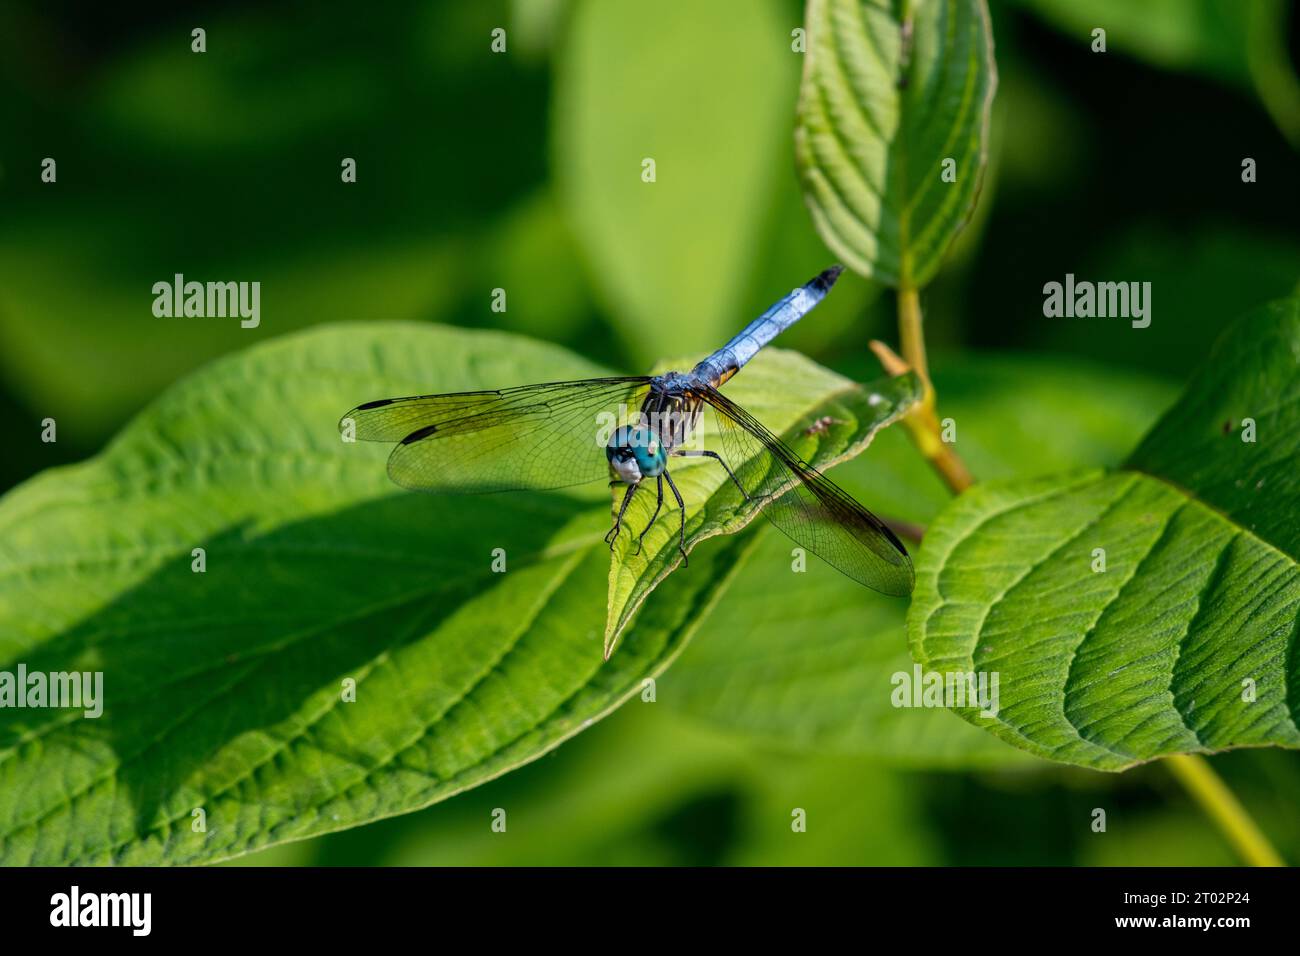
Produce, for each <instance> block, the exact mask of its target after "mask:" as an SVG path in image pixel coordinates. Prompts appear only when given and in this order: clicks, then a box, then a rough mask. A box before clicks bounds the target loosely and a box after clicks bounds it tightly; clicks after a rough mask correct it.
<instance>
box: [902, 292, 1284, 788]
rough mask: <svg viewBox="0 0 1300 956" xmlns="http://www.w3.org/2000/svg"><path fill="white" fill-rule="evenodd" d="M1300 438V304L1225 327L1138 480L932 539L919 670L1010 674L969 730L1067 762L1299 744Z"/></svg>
mask: <svg viewBox="0 0 1300 956" xmlns="http://www.w3.org/2000/svg"><path fill="white" fill-rule="evenodd" d="M1298 433H1300V301H1298V300H1295V299H1290V300H1286V301H1283V302H1279V303H1275V304H1273V305H1270V306H1267V307H1265V308H1263V309H1261V310H1259V311H1258V312H1256V313H1253V314H1252V315H1250V316H1248V317H1246V318H1245V319H1243V320H1242V321H1240V322H1238V323H1236V324H1234V325H1233V326H1232V327H1231V329H1230V330H1229V331H1228V332H1227V333H1226V334H1225V337H1224V338H1223V339H1222V340H1221V342H1220V344H1219V345H1218V346H1217V347H1216V348H1215V349H1214V350H1213V352H1212V353H1211V355H1210V356H1209V359H1208V361H1207V364H1206V366H1205V368H1204V369H1203V370H1202V372H1201V373H1200V374H1199V375H1198V376H1197V377H1196V378H1195V379H1194V380H1193V381H1192V383H1191V384H1190V385H1189V387H1188V389H1187V392H1186V393H1185V395H1184V396H1183V398H1182V399H1181V400H1180V401H1179V402H1178V403H1177V405H1175V407H1174V408H1173V409H1172V410H1171V411H1169V412H1168V413H1167V414H1166V415H1165V416H1164V418H1162V419H1161V421H1160V423H1159V424H1158V425H1157V426H1156V428H1155V429H1154V430H1153V431H1152V432H1151V434H1150V435H1149V436H1148V437H1147V438H1146V440H1144V441H1143V442H1142V444H1141V445H1140V446H1139V448H1138V450H1137V451H1136V452H1135V453H1134V455H1133V457H1132V458H1131V460H1130V461H1129V463H1128V466H1127V467H1126V468H1125V470H1122V471H1119V472H1116V473H1105V472H1088V473H1083V474H1075V475H1071V476H1066V477H1057V478H1046V479H1038V480H1034V481H1027V482H1009V483H990V484H988V485H981V486H977V487H976V488H974V489H973V490H972V491H970V492H968V493H966V494H964V495H962V496H961V497H960V498H959V499H957V500H956V501H955V502H954V503H953V505H952V506H951V507H949V508H948V509H947V510H946V511H945V512H944V513H943V514H942V515H941V516H940V519H939V520H938V522H936V523H935V524H934V525H933V526H932V527H931V528H930V531H929V533H928V534H927V537H926V546H925V548H924V550H923V553H922V556H921V560H920V567H919V569H918V576H917V590H916V596H915V599H914V602H913V606H912V609H911V612H910V614H909V630H910V639H911V645H912V651H913V654H914V656H916V658H917V659H918V660H919V661H921V662H922V663H923V664H925V665H926V666H927V667H929V668H931V669H933V670H937V671H959V672H971V671H976V672H979V671H984V672H997V673H998V674H999V675H1000V683H1001V691H1000V696H1001V707H1000V710H999V712H998V714H997V715H996V717H995V718H992V719H987V718H981V717H979V716H978V715H977V714H976V713H975V712H974V711H973V710H972V709H970V708H965V709H962V710H961V713H962V715H963V716H965V717H966V718H967V719H969V720H971V721H972V722H974V723H977V724H979V725H981V726H985V727H987V729H989V730H990V731H992V732H993V733H995V734H997V735H998V736H1000V737H1002V738H1003V739H1006V740H1009V741H1011V742H1012V743H1015V744H1017V745H1018V746H1021V747H1023V748H1025V749H1027V750H1029V751H1031V752H1033V753H1037V754H1040V755H1041V756H1045V757H1050V758H1052V759H1056V760H1062V761H1067V762H1070V763H1076V764H1081V765H1085V766H1090V767H1096V768H1099V769H1111V770H1114V769H1123V768H1125V767H1128V766H1131V765H1132V764H1134V763H1138V762H1140V761H1143V760H1149V759H1152V758H1155V757H1159V756H1163V755H1166V754H1171V753H1183V752H1193V751H1199V752H1212V751H1217V750H1222V749H1225V748H1229V747H1240V746H1264V745H1270V744H1271V745H1282V746H1291V747H1294V746H1300V730H1298V729H1297V726H1296V721H1297V713H1298V712H1300V708H1298V707H1297V700H1300V665H1298V663H1297V662H1298V661H1300V655H1297V652H1296V646H1297V637H1298V631H1300V567H1298V566H1297V554H1300V549H1298V548H1297V540H1298V539H1297V527H1298V526H1297V521H1296V514H1297V507H1298V506H1300V480H1298V478H1297V475H1298V468H1297V466H1298V465H1300V456H1298V455H1297V447H1298V445H1297V441H1298V439H1297V434H1298ZM1252 438H1253V439H1254V440H1253V441H1252V440H1250V439H1252ZM1103 552H1104V554H1103ZM1103 558H1104V565H1103V564H1102V559H1103Z"/></svg>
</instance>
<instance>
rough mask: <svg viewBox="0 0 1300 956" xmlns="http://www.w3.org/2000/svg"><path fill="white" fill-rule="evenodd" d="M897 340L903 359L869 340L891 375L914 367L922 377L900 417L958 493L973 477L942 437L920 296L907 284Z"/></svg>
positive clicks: (900, 303)
mask: <svg viewBox="0 0 1300 956" xmlns="http://www.w3.org/2000/svg"><path fill="white" fill-rule="evenodd" d="M898 340H899V344H900V347H901V348H902V350H903V356H902V358H899V356H898V355H896V354H895V353H894V352H893V351H892V350H891V349H890V348H889V346H887V345H885V344H884V343H882V342H872V343H871V348H872V350H873V351H874V352H875V353H876V356H877V357H878V358H879V359H880V364H881V365H883V366H884V367H885V371H887V372H888V373H889V374H890V375H902V374H903V373H904V372H906V371H907V370H908V369H914V370H915V371H916V374H917V376H918V377H919V378H920V379H921V401H920V403H919V404H917V405H916V406H915V407H914V408H913V409H912V410H911V411H910V412H908V413H907V414H906V415H905V416H904V417H903V425H904V427H906V428H907V433H908V434H909V435H911V436H912V442H913V444H915V445H916V447H917V449H918V450H919V451H920V452H921V454H922V455H923V456H924V457H925V460H926V461H928V462H929V463H930V466H931V467H932V468H934V470H935V471H937V472H938V473H939V477H940V478H942V479H943V480H944V483H945V484H946V485H947V486H948V488H949V489H950V490H951V491H952V493H953V494H955V495H959V494H961V493H962V492H963V491H965V490H966V489H967V488H969V487H970V486H971V485H972V484H973V482H974V480H973V479H972V478H971V475H970V471H969V470H968V469H967V468H966V464H965V463H964V462H963V461H962V460H961V458H960V457H959V456H958V455H957V453H956V452H955V451H953V448H952V446H951V445H950V444H948V443H947V442H945V441H944V440H943V438H942V433H941V431H940V428H939V418H938V416H937V415H936V414H935V411H934V404H935V401H934V386H933V385H931V384H930V369H929V366H928V365H927V364H926V360H925V332H924V331H923V330H922V328H921V298H920V294H919V293H918V292H917V290H916V289H914V288H912V287H910V286H901V287H900V288H899V290H898Z"/></svg>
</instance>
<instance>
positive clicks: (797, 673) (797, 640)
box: [658, 354, 1174, 767]
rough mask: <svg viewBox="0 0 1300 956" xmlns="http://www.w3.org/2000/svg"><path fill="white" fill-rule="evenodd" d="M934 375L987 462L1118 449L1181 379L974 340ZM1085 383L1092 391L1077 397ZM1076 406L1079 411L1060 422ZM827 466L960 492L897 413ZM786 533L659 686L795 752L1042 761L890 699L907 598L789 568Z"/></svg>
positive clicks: (770, 539)
mask: <svg viewBox="0 0 1300 956" xmlns="http://www.w3.org/2000/svg"><path fill="white" fill-rule="evenodd" d="M737 382H739V379H737ZM935 383H936V387H937V388H938V390H939V392H940V393H941V394H942V395H943V396H944V414H945V415H946V416H950V417H951V418H952V419H953V421H954V422H955V423H956V435H957V439H958V443H957V444H958V448H959V449H960V450H961V453H962V455H963V457H964V458H965V459H966V460H967V461H968V462H969V463H970V464H971V466H972V468H973V470H974V471H975V473H976V474H978V475H980V476H989V477H1009V476H1014V475H1020V476H1029V475H1033V474H1037V473H1039V472H1040V471H1041V470H1043V469H1044V468H1046V469H1048V470H1051V469H1054V468H1063V467H1070V466H1072V465H1078V464H1079V463H1088V464H1093V465H1116V464H1118V463H1119V462H1121V461H1122V460H1123V458H1124V456H1125V454H1126V453H1127V452H1128V450H1129V449H1131V448H1132V447H1133V445H1134V443H1135V442H1136V441H1137V440H1138V438H1139V437H1140V436H1141V434H1142V432H1143V430H1144V429H1145V428H1146V427H1148V426H1149V424H1150V422H1152V421H1153V420H1154V418H1155V416H1156V415H1157V414H1158V411H1159V409H1160V408H1161V407H1163V406H1164V405H1166V404H1168V401H1169V400H1170V399H1171V398H1172V397H1173V395H1174V391H1173V389H1172V388H1167V387H1165V386H1163V385H1160V384H1158V383H1153V382H1149V381H1145V380H1143V379H1142V378H1141V377H1139V376H1136V375H1133V374H1132V373H1127V372H1125V373H1121V372H1116V371H1111V370H1107V369H1104V368H1098V367H1091V366H1087V365H1079V364H1074V363H1065V362H1062V361H1060V360H1056V361H1050V362H1049V361H1045V360H1043V359H1041V358H1034V359H1026V358H1024V357H1014V356H1007V357H1002V356H990V355H980V354H974V355H966V356H963V357H962V359H961V360H960V361H959V362H944V361H942V356H940V362H939V364H938V366H937V368H936V371H935ZM1080 394H1087V395H1089V396H1090V400H1089V401H1088V402H1087V403H1086V404H1081V403H1080V402H1079V399H1078V396H1079V395H1080ZM1067 418H1068V420H1069V421H1070V427H1069V428H1061V427H1058V424H1057V423H1059V422H1060V421H1062V420H1064V419H1067ZM834 477H835V480H836V481H837V482H839V483H841V484H842V485H843V486H844V487H845V488H846V489H847V490H849V491H850V492H852V493H853V494H854V495H855V497H857V498H858V500H859V501H863V502H867V503H869V504H870V506H871V507H872V509H873V510H876V511H877V512H878V513H882V514H889V515H892V516H895V517H904V518H906V519H908V520H911V521H916V522H919V523H920V524H922V525H924V524H927V523H929V522H931V521H932V520H933V519H934V517H935V515H937V514H938V513H939V511H940V510H941V509H942V508H943V507H944V506H945V505H946V504H947V503H948V501H949V500H950V498H951V494H950V492H949V491H948V489H947V488H946V487H944V486H943V485H942V483H941V482H940V481H939V480H938V479H937V478H936V477H935V476H934V473H933V472H932V471H931V470H930V468H929V467H928V465H927V464H926V463H925V462H924V460H922V459H921V457H920V456H919V455H917V454H916V450H915V448H914V447H913V446H912V444H911V442H910V440H909V439H908V438H907V436H906V435H905V434H904V433H903V432H902V431H901V430H899V429H897V428H890V429H886V430H885V431H883V432H882V433H881V434H880V435H878V436H877V438H876V440H875V442H874V443H873V445H872V448H871V454H869V455H863V456H860V457H858V458H856V459H854V460H853V461H850V462H846V463H845V464H843V465H841V466H839V467H838V468H837V469H836V470H835V475H834ZM791 547H792V545H791V544H790V542H789V541H788V540H787V539H786V538H785V537H784V536H783V535H781V534H779V533H776V532H775V530H774V529H773V530H763V531H761V533H760V541H759V543H758V545H757V546H756V547H755V549H754V551H753V553H752V554H751V555H750V556H748V557H747V558H746V559H745V564H744V567H743V568H742V569H741V571H740V573H739V574H737V575H736V577H735V579H734V580H733V581H732V583H731V584H730V585H729V586H728V587H727V589H726V590H725V592H723V593H722V595H721V596H720V598H719V600H718V601H717V603H716V605H715V606H714V607H713V609H712V610H711V611H710V612H709V613H708V614H707V616H706V617H705V618H704V620H702V621H701V622H700V626H699V631H698V636H697V637H696V638H695V639H694V640H692V641H691V644H690V646H689V647H687V649H686V650H685V652H684V653H683V654H682V657H681V658H680V659H679V660H678V661H677V662H676V663H675V664H674V665H673V668H672V671H671V672H670V673H668V674H666V675H665V676H664V677H663V678H661V679H660V681H659V687H658V696H659V700H660V701H662V702H664V703H666V704H668V705H669V706H676V707H680V708H682V709H684V710H686V711H687V712H688V713H690V714H692V715H694V716H696V717H698V718H700V719H702V720H706V721H708V722H709V723H711V724H716V725H718V726H721V727H725V728H727V729H729V730H732V731H735V732H738V733H744V734H746V735H747V736H750V737H754V738H756V739H759V740H761V741H764V742H766V743H769V744H773V745H778V746H781V747H783V748H785V749H792V750H797V751H800V752H805V751H808V750H815V751H820V752H827V753H835V754H860V755H864V756H870V757H873V758H876V759H882V760H888V761H890V762H891V763H895V764H901V765H905V766H921V767H978V766H992V765H998V766H1001V765H1008V764H1017V763H1018V764H1026V763H1030V762H1034V761H1035V758H1033V757H1031V756H1030V755H1029V754H1027V753H1025V752H1024V751H1022V750H1019V749H1017V748H1015V747H1011V746H1007V745H1006V744H1005V743H1003V742H1002V741H1001V740H998V739H997V738H996V737H993V736H992V735H990V734H986V733H983V732H981V731H980V730H978V729H977V728H975V727H972V726H970V725H969V724H967V723H965V722H963V721H961V720H959V719H957V718H956V717H955V716H953V715H952V714H949V713H947V712H946V711H944V710H942V709H934V708H923V709H914V708H907V709H904V708H896V707H894V706H893V704H892V701H891V696H892V692H893V689H894V688H893V684H892V683H891V678H892V675H894V674H897V673H899V672H903V673H907V674H911V673H912V668H913V662H912V657H911V655H910V654H909V652H908V649H907V637H906V627H905V623H904V618H905V615H906V607H905V606H904V605H903V604H902V603H901V602H899V601H896V600H893V599H890V598H887V597H885V596H883V595H879V594H876V593H874V592H872V591H868V590H867V589H866V588H863V587H860V586H859V585H857V584H855V583H854V582H852V581H850V580H849V579H847V578H845V577H844V576H843V575H841V574H838V573H837V572H836V571H834V570H833V569H832V568H830V567H827V566H824V565H821V564H820V563H819V562H814V561H810V562H809V563H808V568H807V571H806V572H804V573H801V574H794V573H791V570H792V569H791V560H792V558H791V552H790V549H791ZM810 618H811V619H814V620H815V625H812V624H810Z"/></svg>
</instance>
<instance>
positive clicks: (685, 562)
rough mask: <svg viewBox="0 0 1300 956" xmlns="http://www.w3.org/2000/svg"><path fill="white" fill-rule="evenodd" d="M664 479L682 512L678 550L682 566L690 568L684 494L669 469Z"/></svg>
mask: <svg viewBox="0 0 1300 956" xmlns="http://www.w3.org/2000/svg"><path fill="white" fill-rule="evenodd" d="M664 477H665V478H667V479H668V487H669V488H671V489H672V490H673V497H674V498H676V499H677V507H678V509H679V510H680V511H681V515H682V524H681V531H680V533H679V536H678V539H677V550H678V551H680V552H681V553H682V565H683V566H685V567H689V566H690V563H691V562H690V561H688V560H687V559H686V502H684V501H682V493H681V492H680V491H678V490H677V486H676V485H675V484H673V476H672V475H670V474H668V469H666V468H665V469H664Z"/></svg>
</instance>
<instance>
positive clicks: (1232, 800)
mask: <svg viewBox="0 0 1300 956" xmlns="http://www.w3.org/2000/svg"><path fill="white" fill-rule="evenodd" d="M1164 763H1165V766H1166V767H1168V768H1169V772H1170V773H1172V774H1173V775H1174V777H1175V779H1177V780H1178V782H1179V783H1181V784H1182V785H1183V786H1184V787H1185V788H1186V789H1187V792H1188V793H1190V794H1191V795H1192V799H1194V800H1195V801H1196V802H1197V803H1199V804H1200V805H1201V809H1202V810H1204V811H1205V813H1206V815H1207V816H1208V817H1209V818H1210V819H1211V820H1213V821H1214V822H1215V824H1217V825H1218V827H1219V829H1220V830H1221V831H1222V832H1223V835H1224V836H1225V837H1227V839H1228V842H1229V843H1231V844H1232V847H1233V849H1235V850H1236V851H1237V854H1238V855H1239V856H1240V857H1241V858H1242V859H1243V860H1244V861H1245V862H1246V863H1248V864H1249V865H1250V866H1286V864H1285V863H1284V862H1282V857H1281V856H1279V855H1278V852H1277V850H1275V849H1273V845H1272V844H1271V843H1269V842H1268V837H1266V836H1264V834H1263V832H1262V831H1261V830H1260V829H1259V827H1258V826H1257V825H1256V824H1255V821H1254V820H1252V819H1251V817H1250V814H1249V813H1247V812H1246V808H1245V807H1243V806H1242V805H1241V801H1240V800H1238V799H1237V797H1236V795H1234V794H1233V792H1232V791H1231V790H1229V789H1228V785H1227V784H1225V783H1224V782H1223V778H1222V777H1220V776H1219V775H1218V774H1217V773H1215V772H1214V770H1213V769H1212V768H1211V767H1210V762H1209V761H1208V760H1206V759H1205V758H1204V757H1200V756H1197V755H1196V754H1175V755H1174V756H1172V757H1167V758H1165V762H1164Z"/></svg>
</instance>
